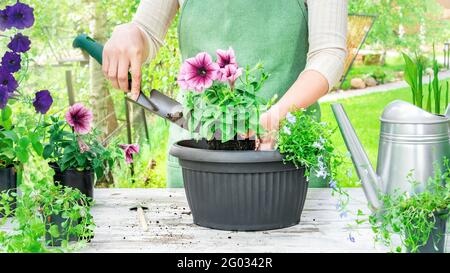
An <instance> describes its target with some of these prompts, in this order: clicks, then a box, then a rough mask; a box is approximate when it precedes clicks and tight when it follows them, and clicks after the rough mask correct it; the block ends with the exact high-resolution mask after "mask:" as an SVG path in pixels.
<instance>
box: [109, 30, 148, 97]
mask: <svg viewBox="0 0 450 273" xmlns="http://www.w3.org/2000/svg"><path fill="white" fill-rule="evenodd" d="M147 56H148V41H147V37H146V36H145V34H144V33H143V32H142V31H141V30H140V29H139V27H138V26H137V25H135V24H133V23H127V24H123V25H119V26H117V27H116V28H115V29H114V32H113V34H112V36H111V38H110V39H109V41H108V42H107V43H106V44H105V47H104V49H103V65H102V69H103V73H104V75H105V77H106V78H108V79H109V80H110V81H111V84H112V86H113V87H114V88H116V89H121V90H123V91H125V92H129V91H130V89H129V88H130V87H129V83H128V72H131V78H132V83H131V97H132V98H133V99H137V97H138V95H139V91H140V86H141V67H142V64H143V63H144V62H145V60H146V59H147Z"/></svg>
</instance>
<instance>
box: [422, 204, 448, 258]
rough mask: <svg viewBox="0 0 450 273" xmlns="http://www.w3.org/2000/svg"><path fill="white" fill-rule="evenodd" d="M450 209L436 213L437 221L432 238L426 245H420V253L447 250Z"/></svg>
mask: <svg viewBox="0 0 450 273" xmlns="http://www.w3.org/2000/svg"><path fill="white" fill-rule="evenodd" d="M447 215H448V211H441V212H438V213H435V217H436V218H435V219H436V223H435V225H434V229H433V230H432V231H431V234H430V238H429V239H428V241H427V243H426V245H424V246H421V247H419V249H418V252H420V253H444V252H445V237H446V236H445V232H446V228H447V217H446V216H447Z"/></svg>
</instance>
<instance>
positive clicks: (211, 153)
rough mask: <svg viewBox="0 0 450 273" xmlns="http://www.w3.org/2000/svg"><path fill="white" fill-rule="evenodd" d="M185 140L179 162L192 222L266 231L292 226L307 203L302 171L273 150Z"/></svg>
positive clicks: (174, 150) (176, 152) (176, 150)
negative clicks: (211, 145)
mask: <svg viewBox="0 0 450 273" xmlns="http://www.w3.org/2000/svg"><path fill="white" fill-rule="evenodd" d="M206 147H207V144H206V142H205V141H198V142H197V141H195V140H183V141H179V142H177V143H175V144H174V145H173V146H172V147H171V150H170V154H171V155H172V156H175V157H177V158H178V159H179V163H180V165H181V167H182V172H183V182H184V188H185V191H186V197H187V200H188V203H189V207H190V208H191V211H192V216H193V219H194V223H195V224H197V225H199V226H204V227H209V228H214V229H222V230H241V231H254V230H268V229H278V228H284V227H289V226H293V225H296V224H298V223H299V222H300V216H301V213H302V210H303V205H304V203H305V199H306V193H307V190H308V183H307V181H306V177H305V176H304V173H305V170H304V168H299V169H297V168H296V167H295V166H294V165H293V164H284V163H283V159H282V156H281V154H280V153H279V152H277V151H223V150H207V149H206Z"/></svg>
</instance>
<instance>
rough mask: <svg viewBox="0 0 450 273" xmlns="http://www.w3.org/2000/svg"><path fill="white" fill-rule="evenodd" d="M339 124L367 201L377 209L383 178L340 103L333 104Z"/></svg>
mask: <svg viewBox="0 0 450 273" xmlns="http://www.w3.org/2000/svg"><path fill="white" fill-rule="evenodd" d="M331 108H332V110H333V113H334V116H335V117H336V121H337V124H338V126H339V129H340V131H341V134H342V137H343V138H344V141H345V145H346V146H347V149H348V150H349V152H350V154H351V157H352V161H353V164H354V165H355V169H356V172H357V174H358V176H359V178H360V179H361V183H362V186H363V189H364V193H365V195H366V198H367V201H368V202H369V204H370V206H371V208H372V209H373V210H376V209H378V208H380V205H381V204H380V200H379V198H378V194H379V189H380V187H381V185H380V184H381V179H380V178H379V176H378V175H377V174H376V172H375V170H374V169H373V167H372V165H371V163H370V160H369V158H368V157H367V154H366V152H365V151H364V148H363V146H362V145H361V142H360V141H359V139H358V136H357V135H356V132H355V130H354V129H353V127H352V125H351V123H350V120H349V119H348V117H347V114H346V113H345V110H344V107H343V106H342V104H340V103H335V104H332V105H331Z"/></svg>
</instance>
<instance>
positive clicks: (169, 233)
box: [82, 189, 448, 253]
mask: <svg viewBox="0 0 450 273" xmlns="http://www.w3.org/2000/svg"><path fill="white" fill-rule="evenodd" d="M348 191H349V193H350V195H351V196H352V201H351V203H350V205H349V208H350V210H351V211H354V212H356V211H357V209H358V208H360V209H362V210H363V211H365V212H367V211H368V209H367V206H366V201H365V197H364V195H363V192H362V190H361V189H348ZM95 200H96V205H95V206H94V208H93V215H94V218H95V221H96V224H97V229H96V231H95V238H94V239H93V240H92V242H91V243H90V244H89V245H88V247H87V248H85V249H83V250H82V252H231V253H233V252H385V251H389V249H387V248H385V247H383V246H380V245H378V244H377V245H375V244H374V242H373V233H372V231H371V230H370V228H369V226H368V225H362V226H359V227H358V228H357V230H356V231H355V230H354V231H353V232H352V235H353V236H354V237H355V242H351V241H350V240H349V239H348V235H349V228H348V225H349V224H354V216H353V215H348V216H347V217H344V218H341V217H340V216H339V213H338V212H337V210H336V199H335V198H334V197H332V196H331V192H330V190H329V189H309V191H308V196H307V200H306V203H305V208H304V210H303V214H302V217H301V221H300V224H298V225H296V226H293V227H289V228H285V229H279V230H271V231H262V232H231V231H220V230H213V229H208V228H203V227H199V226H196V225H194V224H193V221H192V215H191V214H190V209H189V206H188V204H187V200H186V197H185V194H184V190H183V189H96V191H95ZM137 204H143V205H144V206H146V207H148V210H146V211H145V217H146V219H147V224H148V228H147V231H143V229H142V228H141V226H140V225H139V221H140V219H139V217H138V213H137V212H136V211H130V210H129V208H130V207H133V206H136V205H137ZM141 220H142V219H141ZM447 241H448V240H447Z"/></svg>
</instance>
